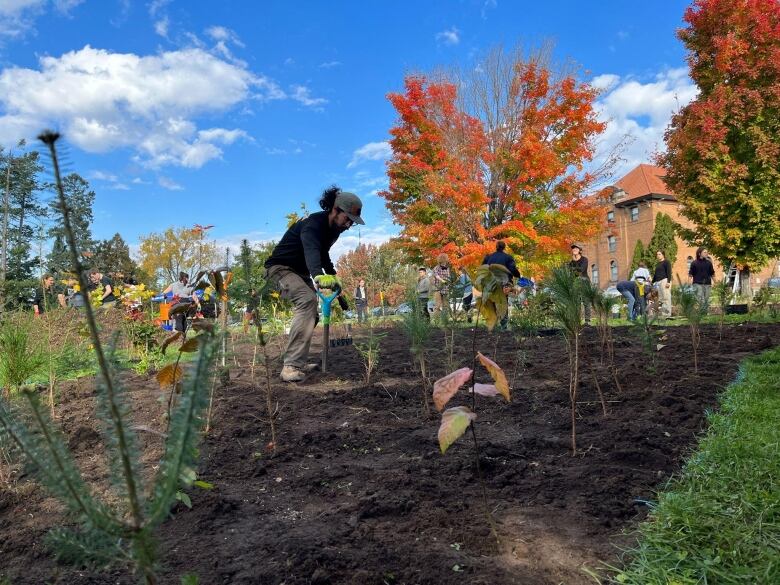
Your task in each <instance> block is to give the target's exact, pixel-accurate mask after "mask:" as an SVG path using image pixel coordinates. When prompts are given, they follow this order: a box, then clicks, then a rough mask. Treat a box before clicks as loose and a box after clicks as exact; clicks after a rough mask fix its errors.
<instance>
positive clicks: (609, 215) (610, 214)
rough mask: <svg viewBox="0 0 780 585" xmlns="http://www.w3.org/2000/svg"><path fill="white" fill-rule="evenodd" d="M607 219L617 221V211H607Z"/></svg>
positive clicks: (610, 221)
mask: <svg viewBox="0 0 780 585" xmlns="http://www.w3.org/2000/svg"><path fill="white" fill-rule="evenodd" d="M607 221H608V222H609V223H615V212H614V211H607Z"/></svg>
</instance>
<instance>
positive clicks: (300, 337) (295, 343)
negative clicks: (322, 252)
mask: <svg viewBox="0 0 780 585" xmlns="http://www.w3.org/2000/svg"><path fill="white" fill-rule="evenodd" d="M266 278H267V279H268V280H269V281H271V282H272V283H273V285H274V287H275V288H276V290H278V291H279V294H280V295H281V297H282V298H283V299H286V300H288V301H290V302H291V303H292V304H293V320H292V324H291V325H290V335H289V336H288V337H287V347H286V348H285V350H284V365H285V366H292V367H294V368H299V369H301V368H303V367H304V366H305V365H306V358H308V357H309V346H310V345H311V337H312V335H313V334H314V327H315V326H316V325H317V294H316V293H315V292H314V285H313V284H312V282H311V279H309V278H306V279H304V277H303V276H301V275H300V274H298V273H297V272H294V271H293V270H291V269H290V268H288V267H287V266H271V267H270V268H269V269H268V270H267V271H266Z"/></svg>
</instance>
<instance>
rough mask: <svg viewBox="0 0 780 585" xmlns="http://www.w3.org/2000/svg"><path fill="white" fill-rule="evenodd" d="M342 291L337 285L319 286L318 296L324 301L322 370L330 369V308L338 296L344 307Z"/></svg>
mask: <svg viewBox="0 0 780 585" xmlns="http://www.w3.org/2000/svg"><path fill="white" fill-rule="evenodd" d="M323 290H324V291H328V290H330V291H333V292H332V293H331V294H329V295H325V294H323V292H322V291H323ZM339 293H341V287H340V286H339V285H335V286H334V287H333V288H321V289H320V288H318V289H317V296H318V297H320V300H321V301H322V371H323V372H327V371H328V348H329V347H330V309H331V305H332V303H333V300H334V299H336V298H337V297H338V299H339V304H340V305H341V306H342V308H343V307H344V305H345V304H346V301H345V300H344V299H342V298H341V297H339Z"/></svg>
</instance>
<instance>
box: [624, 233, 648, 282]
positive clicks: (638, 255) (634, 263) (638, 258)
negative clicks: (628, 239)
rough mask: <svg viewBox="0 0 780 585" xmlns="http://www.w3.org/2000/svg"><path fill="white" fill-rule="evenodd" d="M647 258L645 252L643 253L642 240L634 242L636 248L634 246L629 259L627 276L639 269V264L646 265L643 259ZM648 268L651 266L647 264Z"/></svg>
mask: <svg viewBox="0 0 780 585" xmlns="http://www.w3.org/2000/svg"><path fill="white" fill-rule="evenodd" d="M646 257H647V252H646V251H645V245H644V244H643V243H642V240H637V241H636V246H634V256H633V258H632V259H631V268H629V270H628V274H629V276H630V275H632V274H633V273H634V270H636V269H637V268H639V263H640V262H645V264H647V262H646V260H645V258H646ZM647 265H648V266H652V264H647Z"/></svg>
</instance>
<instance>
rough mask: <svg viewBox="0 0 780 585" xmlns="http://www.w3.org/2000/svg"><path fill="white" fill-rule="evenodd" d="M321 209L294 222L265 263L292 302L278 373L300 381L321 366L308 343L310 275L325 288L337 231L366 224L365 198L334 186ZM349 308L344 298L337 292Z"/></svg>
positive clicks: (313, 303) (312, 299) (313, 304)
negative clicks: (313, 358) (363, 214)
mask: <svg viewBox="0 0 780 585" xmlns="http://www.w3.org/2000/svg"><path fill="white" fill-rule="evenodd" d="M319 204H320V207H321V208H322V211H318V212H316V213H312V214H311V215H309V216H308V217H305V218H303V219H301V220H299V221H297V222H295V224H293V225H292V227H290V228H289V229H288V230H287V231H286V232H285V234H284V236H282V239H281V241H280V242H279V243H278V244H277V245H276V247H275V248H274V250H273V252H271V256H270V257H269V258H268V260H266V262H265V269H266V272H265V276H266V279H267V280H268V282H269V283H270V284H271V286H273V287H274V288H275V289H276V290H278V291H279V293H280V295H281V297H282V298H283V299H287V300H289V301H290V302H291V303H292V304H293V320H292V324H291V326H290V335H289V337H288V339H287V347H286V348H285V350H284V366H283V367H282V371H281V374H280V377H281V378H282V380H284V381H285V382H300V381H301V380H303V379H304V378H305V377H306V374H307V373H308V372H311V371H313V370H315V369H317V368H318V367H319V364H317V363H307V362H306V360H307V358H308V356H309V346H310V345H311V338H312V335H313V334H314V327H315V326H316V325H317V320H318V314H317V305H318V300H317V293H316V291H315V288H314V284H312V279H313V280H314V282H315V283H316V284H317V286H318V287H320V283H321V282H322V283H323V286H322V288H325V287H326V286H327V285H328V284H332V283H333V276H335V274H336V269H335V268H334V267H333V262H332V261H331V259H330V249H331V247H332V246H333V244H334V243H336V240H338V238H339V236H340V235H341V234H342V233H343V232H345V231H347V230H348V229H349V228H351V227H352V226H353V225H354V224H356V223H357V224H361V225H365V222H364V221H363V219H362V218H361V217H360V212H361V211H362V209H363V203H362V202H361V201H360V198H359V197H358V196H357V195H355V194H354V193H348V192H346V191H342V190H341V189H339V188H338V187H336V186H335V185H334V186H332V187H330V188H328V189H326V190H325V191H323V193H322V196H321V197H320V201H319ZM338 300H339V304H340V305H341V307H342V308H345V305H346V301H345V300H344V298H343V297H341V296H339V297H338Z"/></svg>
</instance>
